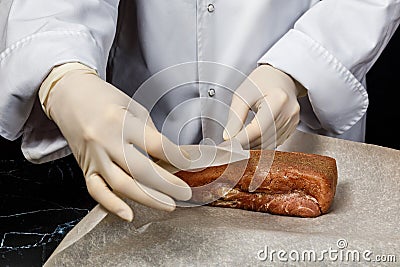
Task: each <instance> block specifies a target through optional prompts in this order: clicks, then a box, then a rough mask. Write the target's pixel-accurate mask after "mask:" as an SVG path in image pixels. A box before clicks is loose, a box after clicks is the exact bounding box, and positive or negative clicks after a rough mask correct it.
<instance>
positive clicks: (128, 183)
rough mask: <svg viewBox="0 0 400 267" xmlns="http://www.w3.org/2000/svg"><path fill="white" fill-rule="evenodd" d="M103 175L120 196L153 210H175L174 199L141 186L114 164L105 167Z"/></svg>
mask: <svg viewBox="0 0 400 267" xmlns="http://www.w3.org/2000/svg"><path fill="white" fill-rule="evenodd" d="M102 173H103V177H104V179H105V181H106V182H107V184H108V185H109V186H110V187H111V188H112V189H113V190H114V191H115V192H117V193H118V194H121V195H123V196H125V197H127V198H129V199H131V200H133V201H136V202H138V203H141V204H143V205H145V206H148V207H151V208H155V209H159V210H165V211H172V210H174V209H175V201H174V200H173V199H172V198H170V197H169V196H167V195H165V194H163V193H160V192H158V191H155V190H153V189H150V188H148V187H146V186H144V185H142V184H140V183H139V182H138V181H136V180H135V179H132V177H130V176H129V175H128V174H127V173H125V172H124V171H123V170H122V169H121V168H120V167H119V166H117V165H115V164H114V163H111V164H109V165H108V166H107V165H103V167H102Z"/></svg>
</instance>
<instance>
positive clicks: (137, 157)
mask: <svg viewBox="0 0 400 267" xmlns="http://www.w3.org/2000/svg"><path fill="white" fill-rule="evenodd" d="M70 64H76V66H78V67H76V66H75V68H74V69H73V70H69V71H68V72H67V73H65V74H64V75H61V77H59V78H58V79H56V81H55V84H53V86H52V89H51V90H50V92H49V93H47V94H45V96H44V97H43V92H39V93H42V98H41V101H42V100H43V102H42V105H43V108H44V109H45V112H46V114H47V115H48V116H49V118H51V119H52V120H54V122H55V123H56V124H57V125H58V127H59V128H60V130H61V132H62V134H63V135H64V137H65V139H66V140H67V142H68V144H69V147H70V149H71V151H72V152H73V154H74V156H75V158H76V160H77V162H78V164H79V166H80V167H81V168H82V170H83V173H84V176H85V180H86V185H87V188H88V191H89V193H90V195H91V196H92V197H93V198H94V199H95V200H96V201H97V202H99V203H100V204H101V205H103V206H104V207H105V208H106V209H108V210H109V211H110V212H112V213H114V214H116V215H118V216H120V217H121V218H123V219H125V220H128V221H131V220H132V218H133V212H132V210H131V209H130V207H129V206H128V205H127V204H126V203H125V202H124V201H123V200H122V199H121V197H126V198H129V199H132V200H134V201H136V202H139V203H142V204H144V205H146V206H149V207H152V208H157V209H161V210H167V211H171V210H173V209H174V208H175V201H174V200H173V199H172V198H175V199H178V200H188V199H190V197H191V189H190V187H189V186H188V185H187V184H186V183H185V182H183V181H182V180H181V179H179V178H178V177H176V176H174V175H172V174H171V173H169V172H167V171H166V170H164V169H163V168H161V167H160V166H158V165H157V164H155V163H154V162H153V161H152V160H150V159H149V158H148V157H146V156H145V155H143V154H142V153H141V152H140V151H139V150H138V149H137V148H136V147H135V146H137V147H138V148H140V149H142V150H143V151H146V152H148V153H149V154H150V155H151V156H153V157H155V158H158V159H162V160H164V161H167V162H170V163H172V164H173V165H174V166H176V167H178V168H185V167H188V166H189V165H190V160H189V159H188V158H186V157H187V156H186V155H185V156H184V155H183V154H182V152H181V151H180V149H179V147H178V146H177V145H175V144H173V143H172V142H171V141H170V140H168V139H167V138H166V137H164V136H163V135H161V134H160V133H159V132H158V131H157V129H156V128H155V126H154V124H153V122H152V120H151V118H150V116H149V113H148V111H147V110H146V109H145V108H144V107H143V106H141V105H140V104H139V103H137V102H135V101H133V100H132V99H131V98H130V97H129V96H127V95H126V94H124V93H123V92H121V91H120V90H118V89H117V88H115V87H114V86H112V85H110V84H108V83H106V82H105V81H103V80H102V79H100V78H99V77H98V76H97V75H96V73H95V72H94V71H93V70H92V69H89V68H88V67H86V66H83V65H81V64H79V63H70ZM66 65H67V64H66ZM63 66H65V65H62V66H60V67H59V68H62V67H63ZM54 71H56V72H57V70H54V69H53V72H54ZM49 78H50V77H49ZM49 78H48V79H49ZM41 89H42V88H41ZM134 145H135V146H134Z"/></svg>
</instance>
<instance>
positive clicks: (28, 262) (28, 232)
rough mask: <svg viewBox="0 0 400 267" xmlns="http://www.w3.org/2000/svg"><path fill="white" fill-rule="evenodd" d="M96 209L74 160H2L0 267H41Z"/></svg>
mask: <svg viewBox="0 0 400 267" xmlns="http://www.w3.org/2000/svg"><path fill="white" fill-rule="evenodd" d="M95 205H96V203H95V201H94V200H93V199H92V198H91V197H90V195H89V194H88V192H87V189H86V186H85V182H84V178H83V175H82V171H81V170H80V168H79V166H78V165H77V163H76V161H75V159H74V158H73V157H72V156H68V157H65V158H63V159H60V160H56V161H52V162H49V163H45V164H40V165H38V164H32V163H30V162H28V161H26V160H25V159H23V158H21V157H18V159H13V160H10V159H2V160H0V266H42V265H43V263H44V262H45V261H46V260H47V259H48V257H49V256H50V255H51V253H52V252H53V251H54V250H55V248H56V247H57V246H58V244H59V243H60V242H61V240H62V239H63V238H64V236H65V235H66V234H67V233H68V231H69V230H70V229H72V228H73V227H74V226H75V225H76V224H77V223H78V222H79V221H80V220H81V219H82V218H83V217H84V216H85V215H86V214H87V213H88V212H89V211H90V210H91V209H92V208H93V207H94V206H95Z"/></svg>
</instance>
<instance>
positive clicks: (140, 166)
mask: <svg viewBox="0 0 400 267" xmlns="http://www.w3.org/2000/svg"><path fill="white" fill-rule="evenodd" d="M124 155H125V156H124V157H122V158H121V157H120V158H116V159H115V160H116V164H118V165H119V166H123V167H122V168H123V169H124V170H125V171H126V172H127V173H129V174H131V176H132V177H134V178H135V179H136V180H137V181H139V182H140V183H141V184H143V185H146V186H148V187H150V188H153V189H155V190H158V191H160V192H162V193H164V194H166V195H168V196H171V197H173V198H175V199H178V200H189V199H190V198H191V197H192V190H191V188H190V187H189V186H188V185H187V183H185V182H184V181H183V180H181V179H180V178H178V177H176V176H175V175H173V174H171V173H170V172H168V171H166V170H165V169H163V168H162V167H160V166H159V165H157V164H156V163H154V162H153V161H151V160H150V159H148V158H147V157H146V156H144V155H143V154H142V153H141V152H140V151H138V150H137V149H136V148H135V147H134V146H132V145H126V146H125V147H124Z"/></svg>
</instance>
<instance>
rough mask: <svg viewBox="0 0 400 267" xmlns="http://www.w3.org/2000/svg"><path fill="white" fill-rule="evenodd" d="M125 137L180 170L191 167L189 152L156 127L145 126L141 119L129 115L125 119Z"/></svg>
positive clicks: (129, 141)
mask: <svg viewBox="0 0 400 267" xmlns="http://www.w3.org/2000/svg"><path fill="white" fill-rule="evenodd" d="M153 125H154V124H153ZM124 136H125V139H126V141H127V142H128V143H130V144H133V145H135V146H138V147H139V148H140V149H142V150H144V151H146V152H147V153H149V154H150V155H151V156H153V157H155V158H158V159H161V160H164V161H166V162H169V163H171V164H172V165H174V166H175V167H177V168H180V169H186V168H188V167H189V166H190V159H189V155H188V153H187V152H185V151H184V150H183V149H182V148H181V147H179V146H178V145H176V144H174V143H173V142H172V141H170V140H169V139H168V138H167V137H165V136H164V135H162V134H161V133H160V132H159V131H158V130H157V129H156V128H155V127H154V128H153V127H151V126H149V125H145V124H143V122H142V121H141V120H140V119H139V118H137V117H134V116H132V115H130V114H129V113H128V114H127V116H126V119H125V125H124Z"/></svg>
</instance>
